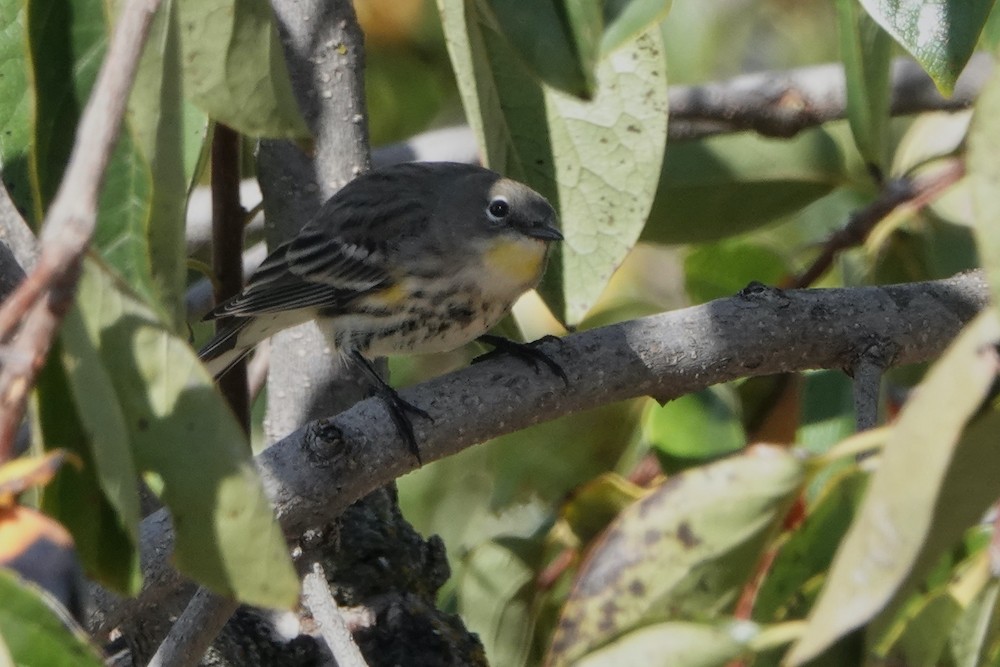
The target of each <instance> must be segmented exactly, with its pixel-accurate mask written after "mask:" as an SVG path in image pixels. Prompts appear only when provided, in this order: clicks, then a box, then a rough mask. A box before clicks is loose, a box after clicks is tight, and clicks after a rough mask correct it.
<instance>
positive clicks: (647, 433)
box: [643, 385, 746, 472]
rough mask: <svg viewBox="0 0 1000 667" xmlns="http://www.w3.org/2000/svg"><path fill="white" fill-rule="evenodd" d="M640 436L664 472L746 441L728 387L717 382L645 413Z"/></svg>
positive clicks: (721, 452)
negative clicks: (656, 456) (653, 453)
mask: <svg viewBox="0 0 1000 667" xmlns="http://www.w3.org/2000/svg"><path fill="white" fill-rule="evenodd" d="M643 426H644V428H643V438H644V439H645V440H647V441H648V442H649V443H650V444H651V446H652V447H653V451H655V452H656V453H657V455H658V456H659V457H660V458H661V465H663V466H664V469H665V470H666V471H667V472H673V471H674V470H677V469H679V468H683V467H686V466H689V465H690V464H691V462H692V461H699V460H701V461H704V460H705V459H712V458H717V457H719V456H722V455H725V454H731V453H733V452H735V451H737V450H739V449H742V448H743V446H744V445H746V434H745V433H744V432H743V426H742V424H741V422H740V408H739V403H738V401H737V397H736V395H735V393H734V392H733V390H732V388H730V387H727V386H724V385H719V386H716V387H709V388H708V389H704V390H702V391H699V392H697V393H694V394H687V395H686V396H681V397H680V398H677V399H675V400H673V401H670V402H669V403H667V404H666V405H663V406H658V405H653V406H652V407H651V408H650V409H649V411H648V412H647V413H646V418H645V420H644V425H643Z"/></svg>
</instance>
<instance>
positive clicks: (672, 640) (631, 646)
mask: <svg viewBox="0 0 1000 667" xmlns="http://www.w3.org/2000/svg"><path fill="white" fill-rule="evenodd" d="M755 634H756V628H755V626H754V625H753V624H752V623H728V624H720V625H707V624H699V623H656V624H653V625H647V626H646V627H644V628H640V629H638V630H634V631H632V632H629V633H627V634H625V635H624V636H622V637H619V638H617V639H614V640H612V641H611V642H608V644H606V645H605V646H602V647H601V648H599V649H597V650H596V651H593V652H592V653H589V654H587V655H586V656H584V657H583V658H582V659H580V660H578V661H576V662H574V663H573V665H574V667H618V666H619V665H642V666H643V667H676V666H677V665H683V666H684V667H724V666H725V665H728V664H730V663H731V662H732V661H733V660H735V659H736V658H738V657H740V655H741V654H742V653H743V652H744V650H746V647H747V642H748V641H749V640H750V639H751V638H752V637H753V636H754V635H755Z"/></svg>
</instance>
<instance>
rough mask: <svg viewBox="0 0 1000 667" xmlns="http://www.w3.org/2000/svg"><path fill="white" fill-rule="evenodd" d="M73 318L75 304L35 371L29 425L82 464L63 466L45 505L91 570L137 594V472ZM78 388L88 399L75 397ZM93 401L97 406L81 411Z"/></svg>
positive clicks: (113, 403)
mask: <svg viewBox="0 0 1000 667" xmlns="http://www.w3.org/2000/svg"><path fill="white" fill-rule="evenodd" d="M76 319H77V315H76V311H75V309H74V311H72V312H70V313H69V314H68V315H67V318H66V326H65V331H64V332H63V333H62V334H60V338H59V339H58V340H56V342H55V343H54V345H53V347H52V351H51V353H50V354H49V356H48V358H47V359H46V363H45V366H44V367H43V368H42V370H41V372H40V373H39V375H38V382H37V383H36V387H35V389H36V391H35V402H34V408H35V409H34V418H35V423H34V428H33V429H32V432H33V435H34V436H35V438H36V439H37V440H39V441H40V443H41V446H43V447H44V448H45V449H47V450H53V449H65V450H67V451H70V452H73V453H74V454H75V455H76V456H77V457H78V458H79V459H80V461H81V462H82V463H83V468H82V469H81V470H78V469H76V467H74V466H62V467H61V468H60V469H59V472H58V473H56V476H55V478H54V479H53V480H52V482H51V483H49V484H47V485H46V486H45V488H44V491H43V493H42V509H43V510H44V511H45V512H46V513H47V514H48V515H50V516H52V517H55V518H56V519H58V520H59V522H60V523H62V524H63V525H65V526H66V528H67V529H68V530H69V531H70V533H71V534H72V535H73V541H74V542H75V544H76V549H77V553H78V554H79V556H80V561H81V563H82V564H83V567H84V571H85V572H86V573H87V575H88V576H89V577H91V578H93V579H96V580H98V581H100V582H102V583H103V584H105V585H106V586H108V587H110V588H112V589H114V590H117V591H120V592H122V593H126V594H128V593H134V592H135V591H136V590H138V588H139V584H140V583H141V573H140V569H139V553H138V548H137V545H138V539H137V533H138V511H137V509H136V505H137V504H138V501H137V493H138V492H137V488H138V487H137V483H138V478H137V477H136V475H135V473H134V472H132V473H131V474H130V469H131V468H132V456H131V452H130V451H128V450H126V451H124V452H122V449H121V448H122V445H123V443H122V442H121V440H120V438H121V434H120V433H119V432H117V427H118V426H119V425H120V424H118V423H116V421H117V420H118V419H120V416H118V410H117V396H115V395H114V394H113V393H112V394H110V395H109V393H108V387H107V385H106V382H107V379H106V376H105V374H104V372H103V369H102V368H94V365H93V363H94V362H93V350H91V349H88V343H89V340H88V339H87V337H86V334H85V333H82V334H81V333H80V332H79V331H77V330H76V328H77V324H76ZM64 340H70V341H71V345H72V346H73V347H75V348H76V354H75V355H73V354H70V353H67V352H66V351H65V346H64V343H63V341H64ZM71 377H72V378H73V379H72V382H71ZM76 394H82V395H83V398H84V400H85V403H83V404H78V403H77V399H76ZM105 402H107V403H109V404H107V405H104V403H105ZM95 406H96V412H94V413H92V414H83V412H82V411H83V410H85V409H89V408H93V407H95ZM102 419H107V420H108V421H107V422H106V423H105V422H103V421H102ZM119 456H120V457H121V458H118V459H116V457H119ZM98 462H100V464H99V463H98Z"/></svg>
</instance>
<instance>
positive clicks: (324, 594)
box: [302, 563, 368, 667]
mask: <svg viewBox="0 0 1000 667" xmlns="http://www.w3.org/2000/svg"><path fill="white" fill-rule="evenodd" d="M302 602H303V604H304V605H305V607H306V608H307V609H308V610H309V613H310V614H312V617H313V618H314V619H315V620H316V622H317V623H318V624H319V631H320V635H321V636H322V637H323V641H324V642H326V646H327V648H329V649H330V653H332V654H333V658H334V660H336V661H337V665H338V667H368V663H367V662H365V658H364V656H363V655H361V649H359V648H358V645H357V644H356V643H355V642H354V637H352V636H351V631H350V630H349V629H348V627H347V623H345V622H344V617H343V616H341V614H340V608H339V607H338V606H337V601H336V600H334V599H333V595H331V594H330V586H329V584H328V583H327V581H326V573H324V572H323V566H322V565H320V564H319V563H313V571H312V572H310V573H309V574H307V575H306V576H305V578H304V579H303V580H302Z"/></svg>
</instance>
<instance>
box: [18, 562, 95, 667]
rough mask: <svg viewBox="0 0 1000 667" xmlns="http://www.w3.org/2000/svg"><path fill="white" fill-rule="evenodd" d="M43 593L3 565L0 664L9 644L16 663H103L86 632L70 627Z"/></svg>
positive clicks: (80, 666)
mask: <svg viewBox="0 0 1000 667" xmlns="http://www.w3.org/2000/svg"><path fill="white" fill-rule="evenodd" d="M43 595H44V593H42V592H41V591H40V590H38V589H36V588H34V587H33V586H31V585H29V584H26V583H24V582H22V581H21V580H20V579H18V578H17V577H16V576H15V575H14V574H13V573H11V572H10V571H8V570H4V569H0V600H3V604H2V605H0V664H2V661H3V659H4V653H5V651H4V648H6V653H8V654H9V655H10V657H11V658H12V659H13V663H12V664H14V665H25V666H31V665H44V666H45V667H102V665H104V662H103V661H102V660H101V657H100V654H99V653H98V652H97V650H96V649H95V648H94V647H93V646H91V645H90V643H89V642H88V640H87V636H86V634H85V633H84V632H83V631H82V630H77V631H76V632H74V631H72V630H70V629H69V627H67V625H66V623H65V622H64V619H63V618H62V617H61V616H60V614H59V613H57V612H56V611H54V609H53V608H52V607H51V606H50V605H49V604H46V602H44V601H43V597H42V596H43ZM62 613H65V612H62Z"/></svg>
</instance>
